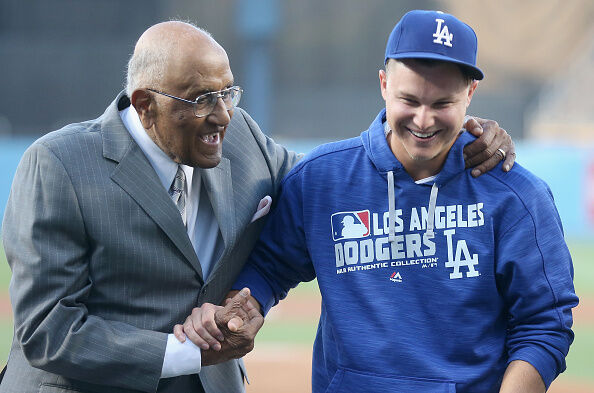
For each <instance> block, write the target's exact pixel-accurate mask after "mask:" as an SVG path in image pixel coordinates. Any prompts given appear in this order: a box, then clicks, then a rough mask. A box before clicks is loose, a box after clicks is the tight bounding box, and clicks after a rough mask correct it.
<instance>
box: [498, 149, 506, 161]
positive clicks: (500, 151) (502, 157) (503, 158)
mask: <svg viewBox="0 0 594 393" xmlns="http://www.w3.org/2000/svg"><path fill="white" fill-rule="evenodd" d="M497 151H498V152H499V153H501V159H502V160H505V156H506V154H505V151H503V149H497Z"/></svg>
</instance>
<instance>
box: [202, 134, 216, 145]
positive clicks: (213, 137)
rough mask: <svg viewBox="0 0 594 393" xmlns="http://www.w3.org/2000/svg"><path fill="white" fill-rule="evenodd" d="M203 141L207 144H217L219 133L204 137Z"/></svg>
mask: <svg viewBox="0 0 594 393" xmlns="http://www.w3.org/2000/svg"><path fill="white" fill-rule="evenodd" d="M202 140H203V141H204V142H205V143H217V142H218V141H219V133H218V132H213V133H212V134H206V135H202Z"/></svg>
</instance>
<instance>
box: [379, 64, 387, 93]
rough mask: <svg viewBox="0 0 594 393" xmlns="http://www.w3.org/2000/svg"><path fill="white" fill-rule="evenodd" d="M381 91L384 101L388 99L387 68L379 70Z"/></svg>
mask: <svg viewBox="0 0 594 393" xmlns="http://www.w3.org/2000/svg"><path fill="white" fill-rule="evenodd" d="M379 81H380V91H381V92H382V97H383V99H384V101H385V100H386V86H387V83H388V74H387V73H386V71H385V70H379Z"/></svg>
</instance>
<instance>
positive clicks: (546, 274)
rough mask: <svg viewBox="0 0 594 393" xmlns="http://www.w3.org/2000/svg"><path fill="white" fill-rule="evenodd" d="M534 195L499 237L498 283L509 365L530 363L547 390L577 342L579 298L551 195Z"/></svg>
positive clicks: (561, 370) (545, 193) (543, 193)
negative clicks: (575, 310)
mask: <svg viewBox="0 0 594 393" xmlns="http://www.w3.org/2000/svg"><path fill="white" fill-rule="evenodd" d="M530 197H531V200H530V201H527V202H525V203H526V209H525V210H524V211H525V214H524V215H523V216H518V219H517V221H516V222H515V224H512V225H510V226H509V228H508V229H507V230H506V231H505V232H504V233H503V234H502V235H501V236H500V238H499V239H498V246H497V250H496V252H497V255H496V258H497V266H496V274H497V285H498V287H499V290H500V291H501V292H502V295H503V296H504V298H505V301H506V304H507V309H508V313H509V320H508V338H507V351H508V363H509V362H512V361H514V360H523V361H526V362H528V363H530V364H531V365H532V366H534V367H535V368H536V369H537V370H538V372H539V373H540V375H541V377H542V379H543V381H544V383H545V385H546V386H547V388H548V387H549V385H550V384H551V382H552V381H553V380H554V379H555V378H556V377H557V376H558V375H559V373H561V372H563V371H564V370H565V357H566V356H567V352H568V351H569V346H570V344H571V343H572V341H573V332H572V331H571V326H572V314H571V309H572V308H573V307H575V306H576V305H577V303H578V298H577V296H576V294H575V291H574V287H573V266H572V262H571V256H570V254H569V250H568V249H567V245H566V244H565V240H564V237H563V229H562V226H561V220H560V218H559V215H558V213H557V209H556V208H555V205H554V203H553V199H552V196H551V195H550V193H547V192H536V193H532V195H530Z"/></svg>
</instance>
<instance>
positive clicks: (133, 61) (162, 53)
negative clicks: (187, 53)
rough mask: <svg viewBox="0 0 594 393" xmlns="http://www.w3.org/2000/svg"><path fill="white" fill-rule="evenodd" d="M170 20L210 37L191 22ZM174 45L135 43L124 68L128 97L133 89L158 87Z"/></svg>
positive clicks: (209, 35)
mask: <svg viewBox="0 0 594 393" xmlns="http://www.w3.org/2000/svg"><path fill="white" fill-rule="evenodd" d="M171 22H180V23H183V24H185V25H187V26H188V27H190V28H194V29H196V30H198V31H200V32H202V33H204V34H206V35H207V36H208V37H211V38H212V35H211V34H210V33H209V32H208V31H206V30H204V29H202V28H200V27H198V26H196V25H195V24H193V23H191V22H187V21H180V20H174V21H171ZM139 41H140V40H139ZM175 47H176V45H174V44H171V41H169V43H168V44H165V42H160V43H159V44H158V45H138V44H137V45H136V47H135V49H134V53H133V54H132V56H130V60H129V61H128V67H127V69H126V94H127V95H128V97H132V93H133V92H134V90H136V89H139V88H146V87H152V88H154V89H160V84H161V81H162V80H163V77H164V75H165V69H166V67H167V60H168V59H169V57H170V55H171V52H172V51H173V50H174V49H175Z"/></svg>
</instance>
